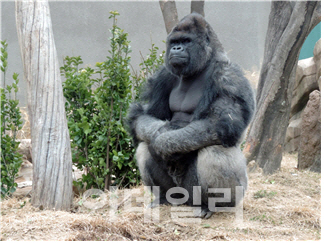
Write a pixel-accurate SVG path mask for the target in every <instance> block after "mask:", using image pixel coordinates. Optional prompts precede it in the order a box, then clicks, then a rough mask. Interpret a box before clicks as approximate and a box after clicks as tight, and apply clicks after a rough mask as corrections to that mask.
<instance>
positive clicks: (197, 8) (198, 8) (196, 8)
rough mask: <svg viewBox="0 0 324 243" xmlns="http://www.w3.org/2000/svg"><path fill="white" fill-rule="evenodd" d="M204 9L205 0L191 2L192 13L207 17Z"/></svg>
mask: <svg viewBox="0 0 324 243" xmlns="http://www.w3.org/2000/svg"><path fill="white" fill-rule="evenodd" d="M204 7H205V0H198V1H194V0H192V1H191V13H192V12H196V13H199V14H201V15H202V16H204V17H205V12H204Z"/></svg>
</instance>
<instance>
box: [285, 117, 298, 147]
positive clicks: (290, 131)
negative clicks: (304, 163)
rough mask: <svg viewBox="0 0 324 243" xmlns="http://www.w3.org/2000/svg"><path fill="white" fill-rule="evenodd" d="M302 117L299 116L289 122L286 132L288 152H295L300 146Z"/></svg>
mask: <svg viewBox="0 0 324 243" xmlns="http://www.w3.org/2000/svg"><path fill="white" fill-rule="evenodd" d="M301 121H302V119H301V118H298V119H296V120H292V122H290V123H289V126H288V128H287V133H286V145H285V151H286V152H288V153H291V152H295V151H297V150H298V147H299V139H300V133H301V129H300V124H301Z"/></svg>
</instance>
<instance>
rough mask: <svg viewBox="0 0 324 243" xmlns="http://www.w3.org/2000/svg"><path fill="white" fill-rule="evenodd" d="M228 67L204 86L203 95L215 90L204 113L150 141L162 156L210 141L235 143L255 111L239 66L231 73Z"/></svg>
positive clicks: (207, 143) (201, 108) (228, 144)
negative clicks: (224, 72) (223, 72)
mask: <svg viewBox="0 0 324 243" xmlns="http://www.w3.org/2000/svg"><path fill="white" fill-rule="evenodd" d="M228 71H229V70H227V71H226V75H225V76H224V75H219V76H218V77H217V76H214V77H215V78H216V80H218V82H217V81H215V82H214V83H213V85H212V86H210V87H209V88H208V89H206V93H205V94H204V96H205V97H208V96H209V97H211V96H212V93H213V94H215V93H217V95H216V96H214V97H216V98H215V99H214V101H213V102H211V104H210V105H207V107H208V109H207V110H208V112H207V114H206V115H204V117H203V118H202V116H199V115H198V116H197V117H196V119H195V120H194V121H193V122H191V123H190V124H189V125H187V126H186V127H184V128H181V129H178V130H173V131H168V132H165V133H163V134H160V135H159V136H158V137H157V138H156V139H155V140H154V144H152V146H153V149H154V150H155V151H156V153H157V154H160V155H161V156H164V157H165V156H168V155H171V154H174V153H187V152H190V151H194V150H197V149H201V148H203V147H206V146H210V145H217V144H221V145H223V146H224V147H231V146H235V145H237V144H238V142H239V141H240V139H241V137H242V135H243V133H244V131H245V129H246V127H247V126H248V124H249V122H250V120H251V118H252V116H253V113H254V105H255V101H254V93H253V91H252V89H251V87H250V85H249V83H248V81H247V80H246V79H245V78H244V77H243V74H242V73H241V72H240V71H239V70H236V69H235V68H234V70H231V72H230V74H229V72H228ZM214 84H215V85H214ZM218 84H221V85H218ZM208 93H209V94H208ZM203 103H208V102H202V104H203ZM202 106H203V105H202ZM202 106H200V107H198V108H197V110H198V112H197V113H199V110H203V109H204V108H203V107H202Z"/></svg>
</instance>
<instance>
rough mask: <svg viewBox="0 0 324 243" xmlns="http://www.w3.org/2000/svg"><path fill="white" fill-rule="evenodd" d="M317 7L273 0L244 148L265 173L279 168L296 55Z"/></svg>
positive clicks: (313, 22)
mask: <svg viewBox="0 0 324 243" xmlns="http://www.w3.org/2000/svg"><path fill="white" fill-rule="evenodd" d="M320 9H321V3H320V1H298V2H297V1H294V2H286V1H280V2H277V1H273V2H272V6H271V12H270V17H269V25H268V32H267V37H266V44H265V52H264V60H263V64H262V68H261V74H260V79H259V84H258V89H257V96H256V101H257V109H256V114H255V117H254V119H253V121H252V124H251V126H250V130H249V133H248V137H247V141H246V146H245V149H244V152H245V154H246V156H247V159H248V161H251V160H256V163H257V164H258V165H259V166H260V167H261V168H263V172H264V173H265V174H271V173H273V172H275V171H276V170H278V169H279V168H280V165H281V159H282V152H283V148H284V141H285V134H286V130H287V127H288V122H289V113H290V106H291V99H292V88H293V84H294V82H295V75H296V66H297V62H298V56H299V53H300V49H301V47H302V45H303V43H304V41H305V39H306V37H307V35H308V34H309V33H310V31H311V30H312V29H313V28H314V27H315V26H316V24H317V23H319V21H320Z"/></svg>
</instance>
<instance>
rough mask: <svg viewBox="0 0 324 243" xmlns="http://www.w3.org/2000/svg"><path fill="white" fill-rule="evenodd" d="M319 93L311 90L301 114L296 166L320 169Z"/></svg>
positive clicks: (313, 169) (314, 169) (318, 170)
mask: <svg viewBox="0 0 324 243" xmlns="http://www.w3.org/2000/svg"><path fill="white" fill-rule="evenodd" d="M320 160H321V93H320V92H319V91H318V90H315V91H313V92H312V93H311V94H310V96H309V101H308V102H307V106H306V108H305V110H304V112H303V115H302V123H301V134H300V144H299V151H298V168H299V169H307V168H309V169H311V170H312V171H317V172H320V171H321V161H320Z"/></svg>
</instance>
